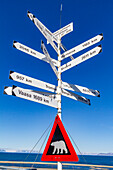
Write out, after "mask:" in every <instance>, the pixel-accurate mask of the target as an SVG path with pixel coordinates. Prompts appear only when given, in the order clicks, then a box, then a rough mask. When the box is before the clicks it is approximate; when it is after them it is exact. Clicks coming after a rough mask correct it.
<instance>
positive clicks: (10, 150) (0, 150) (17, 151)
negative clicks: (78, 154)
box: [0, 148, 113, 156]
mask: <svg viewBox="0 0 113 170" xmlns="http://www.w3.org/2000/svg"><path fill="white" fill-rule="evenodd" d="M0 152H13V153H14V152H16V153H30V152H31V150H15V149H8V148H5V149H4V148H0ZM32 153H39V152H38V151H36V150H35V151H32ZM82 155H90V156H91V155H92V156H113V153H112V152H110V153H87V152H84V153H82Z"/></svg>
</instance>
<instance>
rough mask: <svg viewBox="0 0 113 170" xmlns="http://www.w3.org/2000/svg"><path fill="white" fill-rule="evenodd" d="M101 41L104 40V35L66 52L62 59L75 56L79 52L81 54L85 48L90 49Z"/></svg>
mask: <svg viewBox="0 0 113 170" xmlns="http://www.w3.org/2000/svg"><path fill="white" fill-rule="evenodd" d="M101 40H103V34H99V35H97V36H95V37H93V38H91V39H90V40H88V41H85V42H84V43H82V44H80V45H78V46H76V47H74V48H72V49H70V50H68V51H66V52H64V53H63V54H62V55H61V59H62V60H63V59H64V58H67V57H69V56H71V55H73V54H75V53H77V52H79V51H81V50H83V49H85V48H88V47H90V46H91V45H94V44H96V43H98V42H100V41H101Z"/></svg>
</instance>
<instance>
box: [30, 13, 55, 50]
mask: <svg viewBox="0 0 113 170" xmlns="http://www.w3.org/2000/svg"><path fill="white" fill-rule="evenodd" d="M27 16H28V17H29V18H30V19H31V20H32V21H33V23H34V24H35V25H36V27H37V28H38V29H39V30H40V32H41V33H42V34H43V35H44V37H45V38H46V39H47V41H48V42H49V43H50V44H51V46H52V47H53V48H54V49H55V51H56V52H57V53H58V48H57V46H56V45H55V43H54V42H53V41H56V42H58V39H57V38H56V37H55V36H53V34H52V33H51V32H50V31H49V30H48V29H47V28H46V27H45V26H44V25H43V24H42V23H41V22H40V21H39V20H38V19H37V18H36V17H35V16H34V15H33V14H32V13H30V12H29V11H28V13H27Z"/></svg>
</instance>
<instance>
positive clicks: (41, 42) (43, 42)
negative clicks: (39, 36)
mask: <svg viewBox="0 0 113 170" xmlns="http://www.w3.org/2000/svg"><path fill="white" fill-rule="evenodd" d="M43 44H44V42H43V41H42V40H41V49H42V51H43V46H42V45H43Z"/></svg>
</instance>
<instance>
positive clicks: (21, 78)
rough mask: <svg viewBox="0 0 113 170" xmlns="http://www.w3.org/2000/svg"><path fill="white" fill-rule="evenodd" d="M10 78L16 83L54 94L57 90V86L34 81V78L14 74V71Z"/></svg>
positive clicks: (11, 72)
mask: <svg viewBox="0 0 113 170" xmlns="http://www.w3.org/2000/svg"><path fill="white" fill-rule="evenodd" d="M9 78H10V79H12V80H14V81H17V82H20V83H24V84H28V85H30V86H34V87H38V88H41V89H44V90H48V91H51V92H54V93H55V92H56V90H57V86H55V85H53V84H50V83H46V82H44V81H41V80H38V79H34V78H31V77H29V76H25V75H23V74H20V73H17V72H14V71H10V75H9Z"/></svg>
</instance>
